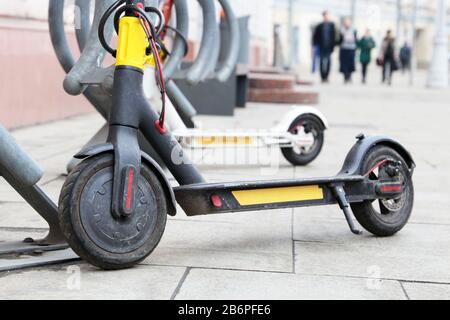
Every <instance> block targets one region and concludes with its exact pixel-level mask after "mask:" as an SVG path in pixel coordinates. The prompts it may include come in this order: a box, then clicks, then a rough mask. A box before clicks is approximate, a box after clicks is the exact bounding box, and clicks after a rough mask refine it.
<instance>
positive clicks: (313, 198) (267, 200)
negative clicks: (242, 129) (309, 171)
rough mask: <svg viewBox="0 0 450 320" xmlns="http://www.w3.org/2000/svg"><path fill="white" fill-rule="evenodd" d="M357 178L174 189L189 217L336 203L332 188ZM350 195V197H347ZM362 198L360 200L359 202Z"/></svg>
mask: <svg viewBox="0 0 450 320" xmlns="http://www.w3.org/2000/svg"><path fill="white" fill-rule="evenodd" d="M363 181H364V177H363V176H360V175H338V176H335V177H328V178H312V179H291V180H270V181H249V182H231V183H202V184H193V185H187V186H180V187H176V188H174V192H175V197H176V199H177V202H178V203H179V204H180V206H181V207H182V208H183V210H184V211H185V213H186V214H187V215H188V216H195V215H205V214H214V213H226V212H242V211H253V210H266V209H281V208H291V207H304V206H316V205H329V204H335V203H337V200H336V197H335V195H334V191H333V188H334V187H336V186H342V185H346V186H348V187H349V188H348V189H349V190H351V189H352V186H351V185H357V184H361V183H363ZM349 196H351V194H350V195H349ZM362 200H363V198H361V201H362Z"/></svg>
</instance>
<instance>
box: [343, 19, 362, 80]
mask: <svg viewBox="0 0 450 320" xmlns="http://www.w3.org/2000/svg"><path fill="white" fill-rule="evenodd" d="M339 45H340V51H339V61H340V64H341V66H340V69H339V70H340V72H341V73H342V74H343V75H344V82H345V83H349V82H351V80H352V73H353V72H355V70H356V68H355V53H356V48H357V46H358V38H357V34H356V30H355V29H354V28H353V27H352V20H351V19H350V18H345V19H344V23H343V26H342V29H341V33H340V37H339Z"/></svg>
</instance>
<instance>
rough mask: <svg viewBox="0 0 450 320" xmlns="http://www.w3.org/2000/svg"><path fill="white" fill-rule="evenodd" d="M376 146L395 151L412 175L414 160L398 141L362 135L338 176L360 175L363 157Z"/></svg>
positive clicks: (384, 137) (414, 165)
mask: <svg viewBox="0 0 450 320" xmlns="http://www.w3.org/2000/svg"><path fill="white" fill-rule="evenodd" d="M378 145H384V146H387V147H390V148H392V149H394V150H395V151H397V152H398V153H399V154H400V155H401V156H402V158H403V159H404V160H405V162H406V164H407V165H408V167H409V171H410V174H411V175H412V173H413V171H414V168H415V167H416V164H415V163H414V160H413V158H412V156H411V154H410V153H409V151H408V150H406V148H405V147H403V145H401V144H400V143H399V142H398V141H396V140H394V139H391V138H389V137H386V136H373V137H364V136H363V135H361V136H359V137H358V141H357V142H356V143H355V145H354V146H353V148H352V149H351V150H350V151H349V153H348V154H347V157H346V158H345V161H344V165H343V167H342V169H341V171H340V172H339V175H360V174H361V165H362V162H363V160H364V158H365V156H366V155H367V153H368V152H369V151H370V149H372V148H373V147H375V146H378Z"/></svg>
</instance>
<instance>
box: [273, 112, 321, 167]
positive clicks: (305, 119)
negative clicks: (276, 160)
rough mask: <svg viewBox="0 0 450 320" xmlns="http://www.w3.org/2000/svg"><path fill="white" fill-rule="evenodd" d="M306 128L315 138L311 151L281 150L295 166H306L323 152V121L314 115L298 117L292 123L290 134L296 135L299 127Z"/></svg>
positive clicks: (290, 148)
mask: <svg viewBox="0 0 450 320" xmlns="http://www.w3.org/2000/svg"><path fill="white" fill-rule="evenodd" d="M301 126H302V127H304V128H305V132H306V133H311V134H312V135H313V137H314V144H313V146H312V147H311V148H310V149H309V150H307V151H306V150H300V152H298V151H299V150H296V148H293V147H287V148H286V147H285V148H283V147H282V148H281V153H282V154H283V156H284V157H285V158H286V160H287V161H289V162H290V163H291V164H292V165H294V166H306V165H307V164H309V163H311V162H312V161H314V160H315V159H316V158H317V157H318V156H319V154H320V152H321V151H322V147H323V143H324V129H325V128H324V125H323V123H322V121H321V120H320V119H319V118H317V117H316V116H314V115H310V114H306V115H300V116H298V117H297V118H296V119H295V120H294V121H292V123H291V125H290V126H289V130H288V132H291V133H293V134H296V133H297V132H298V131H297V130H298V128H299V127H301Z"/></svg>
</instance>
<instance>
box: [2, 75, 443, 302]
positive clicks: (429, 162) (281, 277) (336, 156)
mask: <svg viewBox="0 0 450 320" xmlns="http://www.w3.org/2000/svg"><path fill="white" fill-rule="evenodd" d="M376 76H378V74H377V75H376ZM421 79H422V80H421V81H419V82H418V83H417V85H416V86H415V87H413V88H410V87H409V86H408V85H407V84H406V78H404V77H403V78H400V79H396V80H397V83H394V86H393V87H392V88H389V87H384V86H381V85H380V84H378V82H377V78H375V75H373V77H372V78H371V81H370V83H369V84H368V85H367V86H366V87H363V86H362V85H360V84H357V83H355V84H354V85H352V86H344V85H342V84H340V79H333V84H330V85H324V86H318V87H317V90H319V91H320V93H321V98H320V100H321V102H320V105H319V108H320V110H321V111H322V112H323V113H324V114H325V115H326V116H327V118H328V119H329V121H330V126H331V128H330V130H329V131H328V132H327V133H326V144H325V147H324V150H323V153H322V154H321V156H320V157H319V158H318V159H317V161H316V162H314V163H312V164H311V165H310V166H308V167H305V168H293V167H291V166H290V165H289V164H287V163H286V161H284V160H283V159H282V156H281V154H280V155H279V157H277V159H279V160H280V164H279V168H278V169H277V170H261V168H260V167H259V166H257V165H242V164H241V165H212V164H209V162H208V157H216V155H208V154H207V155H206V157H205V158H204V159H203V160H201V161H202V164H200V168H201V169H202V171H203V172H204V173H205V176H206V177H207V178H208V179H209V180H211V181H225V180H230V181H233V180H238V179H239V180H249V179H276V178H292V177H311V176H324V175H332V174H335V173H336V172H337V171H338V170H339V169H340V166H341V165H342V161H343V159H344V157H345V155H346V153H347V151H348V150H349V148H350V147H351V146H352V144H353V143H354V140H355V139H354V137H355V135H356V134H358V133H360V132H364V133H366V134H387V135H390V136H392V137H394V138H396V139H398V140H400V141H401V142H402V143H403V144H404V145H405V146H406V147H407V148H409V149H410V151H411V152H412V154H413V156H414V158H415V160H416V162H417V169H416V172H415V175H414V182H415V189H416V202H415V208H414V212H413V215H412V218H411V220H410V222H409V224H408V225H407V226H406V227H405V228H404V229H403V230H402V231H401V232H400V233H398V234H397V235H396V236H394V237H391V238H376V237H373V236H371V235H370V234H368V233H367V232H365V233H364V234H363V235H362V236H354V235H352V234H351V233H350V232H349V230H348V228H347V226H346V223H345V220H344V218H343V216H342V214H341V212H340V210H339V208H338V207H335V206H330V207H315V208H302V209H286V210H272V211H267V212H250V213H247V214H245V213H244V214H229V215H219V216H208V217H195V218H188V217H186V216H185V215H184V213H183V212H182V211H181V210H180V211H179V214H178V215H177V217H175V218H170V219H169V221H168V223H167V229H166V232H165V235H164V237H163V239H162V242H161V243H160V245H159V247H158V248H157V249H156V251H155V252H154V253H153V254H152V255H151V256H150V257H149V258H148V259H147V260H146V261H145V262H144V263H142V264H141V265H139V266H137V267H135V268H133V269H129V270H122V271H117V272H104V271H100V270H98V269H96V268H93V267H91V266H89V265H87V264H85V263H83V262H75V263H70V264H65V265H56V266H51V267H45V268H38V269H29V270H25V271H20V272H10V273H0V288H1V289H0V298H1V299H55V298H56V299H84V298H85V299H94V298H95V299H450V213H449V208H450V198H449V196H448V190H450V188H449V187H450V170H449V167H450V149H449V143H448V123H447V121H448V119H450V108H449V107H448V101H450V91H449V90H446V91H434V90H427V89H424V86H423V78H421ZM355 82H356V81H355ZM288 108H289V107H287V106H281V105H264V104H250V105H249V106H248V108H246V109H243V110H238V111H237V112H236V117H234V118H215V117H201V120H202V123H203V125H204V127H215V126H216V127H221V128H230V127H231V128H232V127H234V128H269V127H271V126H272V125H274V124H275V123H276V121H277V119H279V118H280V117H281V116H282V115H283V114H284V113H285V112H286V111H287V110H288ZM101 124H102V120H101V119H100V117H99V116H97V115H94V114H92V115H88V116H82V117H76V118H71V119H67V120H64V121H59V122H55V123H49V124H44V125H39V126H35V127H30V128H25V129H21V130H17V131H15V132H14V136H15V137H16V138H17V140H18V141H19V143H20V144H21V145H22V146H23V147H24V148H25V149H26V150H27V151H29V152H30V154H31V155H32V156H33V157H34V158H35V159H36V160H38V161H39V162H40V163H41V165H42V166H43V167H44V169H45V170H46V174H45V177H44V179H43V180H42V182H41V185H42V186H43V188H44V189H45V190H46V191H47V192H48V193H49V194H50V195H51V197H52V198H53V199H54V200H55V201H56V200H57V198H58V193H59V189H60V187H61V184H62V183H63V180H64V178H63V177H62V176H61V173H62V172H63V171H64V168H65V164H66V162H67V161H68V159H69V158H70V156H71V155H72V154H73V153H75V152H76V151H77V150H78V149H79V148H80V147H81V146H82V145H83V143H84V142H85V141H86V140H87V139H88V138H89V137H90V136H91V135H92V134H93V133H94V132H95V131H96V130H97V129H98V128H99V127H100V125H101ZM264 167H265V169H268V168H267V166H264ZM44 233H45V223H44V222H43V221H42V220H41V219H40V218H39V216H37V215H36V214H35V213H34V212H33V211H32V210H31V209H30V208H29V207H28V206H27V205H26V204H25V203H23V201H22V200H21V199H20V197H19V196H18V195H16V194H15V193H14V191H13V190H11V188H10V187H9V186H7V185H6V184H5V182H4V181H3V180H0V239H1V240H8V239H21V238H23V237H24V236H30V235H31V236H35V235H39V234H44ZM78 275H79V276H80V279H81V282H80V283H79V286H78V285H77V282H76V281H75V282H74V281H73V280H74V279H75V278H74V277H76V276H78Z"/></svg>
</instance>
